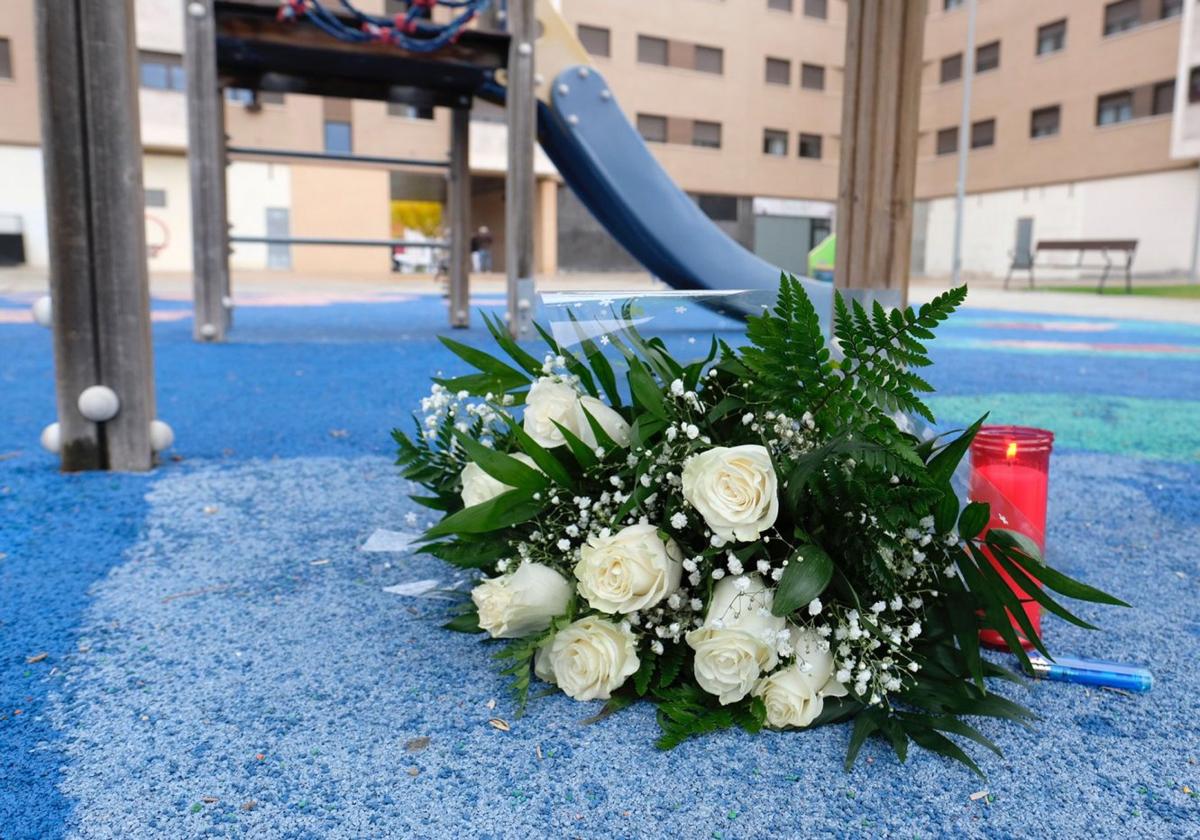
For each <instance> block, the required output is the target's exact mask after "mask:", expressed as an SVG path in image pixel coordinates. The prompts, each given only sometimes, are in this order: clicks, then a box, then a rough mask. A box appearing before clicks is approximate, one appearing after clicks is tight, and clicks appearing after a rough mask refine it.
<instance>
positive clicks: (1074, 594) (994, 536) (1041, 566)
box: [987, 528, 1129, 607]
mask: <svg viewBox="0 0 1200 840" xmlns="http://www.w3.org/2000/svg"><path fill="white" fill-rule="evenodd" d="M987 544H988V545H989V546H996V545H999V546H1002V547H1006V548H1009V549H1012V548H1015V549H1016V550H1017V551H1018V552H1019V553H1020V556H1021V557H1022V563H1023V564H1024V565H1026V566H1027V568H1028V569H1029V571H1030V573H1031V574H1033V576H1034V577H1036V578H1037V579H1038V580H1040V581H1041V582H1042V583H1044V584H1045V585H1046V586H1048V587H1050V588H1051V589H1053V590H1054V591H1055V592H1059V593H1061V594H1063V595H1066V596H1067V597H1068V598H1074V599H1076V600H1077V601H1091V602H1093V603H1096V604H1109V605H1110V606H1114V607H1128V606H1129V604H1127V603H1126V602H1124V601H1122V600H1121V599H1120V598H1117V597H1115V596H1113V595H1109V594H1108V593H1107V592H1103V591H1101V590H1099V589H1096V588H1095V587H1093V586H1088V585H1087V584H1086V583H1081V582H1080V581H1077V580H1075V579H1074V578H1070V577H1067V576H1066V575H1064V574H1063V573H1062V572H1060V571H1058V570H1056V569H1054V568H1052V567H1050V566H1047V565H1046V564H1045V562H1044V561H1043V560H1042V559H1041V552H1040V551H1038V550H1037V543H1035V542H1033V541H1032V540H1030V539H1029V538H1028V537H1026V536H1025V535H1024V534H1021V533H1018V532H1016V531H1008V530H1004V529H1002V528H993V529H992V530H990V531H988V533H987Z"/></svg>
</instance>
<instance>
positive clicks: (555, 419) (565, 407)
mask: <svg viewBox="0 0 1200 840" xmlns="http://www.w3.org/2000/svg"><path fill="white" fill-rule="evenodd" d="M580 419H581V417H580V413H579V393H578V392H577V391H576V390H575V389H574V388H572V387H571V386H570V385H567V384H564V383H562V382H559V381H558V380H557V379H551V378H549V377H546V376H543V377H542V378H540V379H539V380H538V381H537V382H534V383H533V386H532V387H531V388H530V389H529V393H528V394H527V395H526V396H525V419H524V420H523V422H522V425H523V426H524V428H525V431H526V432H527V433H528V434H529V436H530V437H531V438H533V439H534V440H535V441H536V442H537V443H538V444H540V445H541V446H544V447H546V448H547V449H553V448H554V447H556V446H562V445H563V444H564V443H565V442H566V439H565V438H564V437H563V434H562V432H561V431H560V430H559V428H558V427H557V426H555V425H554V424H555V423H558V424H560V425H561V426H563V427H564V428H566V429H568V430H570V431H571V432H574V433H576V434H577V433H578V432H577V429H578V425H579V420H580Z"/></svg>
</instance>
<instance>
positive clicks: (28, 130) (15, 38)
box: [0, 0, 42, 211]
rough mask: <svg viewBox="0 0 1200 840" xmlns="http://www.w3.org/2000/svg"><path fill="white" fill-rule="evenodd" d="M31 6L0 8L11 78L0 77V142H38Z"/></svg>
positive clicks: (13, 3) (10, 1) (17, 1)
mask: <svg viewBox="0 0 1200 840" xmlns="http://www.w3.org/2000/svg"><path fill="white" fill-rule="evenodd" d="M33 8H34V7H33V3H32V2H28V1H27V0H4V2H3V5H2V8H0V38H7V39H8V41H9V44H10V49H11V52H12V65H13V66H12V71H13V73H12V78H11V79H0V143H5V144H13V145H28V146H36V145H38V144H39V143H41V136H42V132H41V126H40V125H39V124H38V98H37V96H38V95H37V88H38V82H37V75H38V70H37V54H36V46H35V44H36V38H35V37H34V22H33ZM2 210H4V207H3V205H2V204H0V211H2Z"/></svg>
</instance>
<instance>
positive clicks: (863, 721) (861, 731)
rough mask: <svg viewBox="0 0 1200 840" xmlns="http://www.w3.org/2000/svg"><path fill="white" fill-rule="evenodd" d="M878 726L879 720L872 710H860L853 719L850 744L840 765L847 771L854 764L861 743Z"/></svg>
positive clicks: (863, 742)
mask: <svg viewBox="0 0 1200 840" xmlns="http://www.w3.org/2000/svg"><path fill="white" fill-rule="evenodd" d="M878 728H879V721H878V720H876V718H875V715H874V713H872V712H869V711H864V712H861V713H860V714H859V715H858V717H856V718H855V719H854V731H853V732H851V733H850V745H849V746H848V747H846V761H845V762H844V763H843V765H842V766H843V767H844V768H845V770H846V772H847V773H849V772H850V768H852V767H853V766H854V762H855V760H856V759H857V758H858V753H859V751H860V750H861V749H862V746H863V744H865V743H866V741H867V738H868V737H869V736H870V735H871V733H872V732H874V731H875V730H877V729H878Z"/></svg>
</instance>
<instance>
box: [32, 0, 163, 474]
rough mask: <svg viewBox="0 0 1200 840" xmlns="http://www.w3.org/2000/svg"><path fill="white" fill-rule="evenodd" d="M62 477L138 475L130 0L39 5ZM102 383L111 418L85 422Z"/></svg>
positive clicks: (136, 133)
mask: <svg viewBox="0 0 1200 840" xmlns="http://www.w3.org/2000/svg"><path fill="white" fill-rule="evenodd" d="M36 8H37V40H38V57H39V61H38V72H39V82H40V85H41V95H42V108H41V113H42V149H43V162H44V167H45V177H46V203H47V216H48V221H49V225H48V227H49V236H50V291H51V296H52V299H53V301H54V307H53V311H54V361H55V390H56V394H57V399H58V417H59V420H58V422H59V437H60V454H61V458H62V468H63V469H64V470H67V471H74V470H87V469H106V468H107V469H114V470H146V469H149V468H150V466H151V465H152V461H153V453H152V452H151V447H150V423H151V421H152V420H153V419H154V413H155V412H154V362H153V350H152V347H151V339H150V290H149V282H148V277H147V268H146V231H145V221H144V213H145V198H144V194H143V189H142V143H141V131H140V122H139V118H138V100H137V74H136V73H135V70H134V68H135V66H136V65H135V60H134V59H135V49H136V47H135V39H134V31H133V21H134V13H133V0H113V2H106V3H95V2H90V0H44V2H42V3H38V4H37V6H36ZM96 385H99V386H104V387H105V388H108V389H111V391H112V392H113V393H114V394H115V395H116V397H117V401H118V405H117V412H116V414H115V415H113V416H111V418H110V419H107V420H104V421H97V422H94V421H92V420H88V419H87V418H86V417H84V416H83V414H82V412H81V411H80V409H79V397H80V394H81V393H82V392H83V391H84V389H86V388H89V387H91V386H96Z"/></svg>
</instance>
